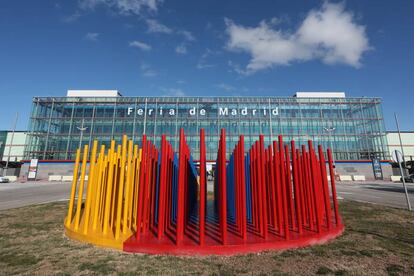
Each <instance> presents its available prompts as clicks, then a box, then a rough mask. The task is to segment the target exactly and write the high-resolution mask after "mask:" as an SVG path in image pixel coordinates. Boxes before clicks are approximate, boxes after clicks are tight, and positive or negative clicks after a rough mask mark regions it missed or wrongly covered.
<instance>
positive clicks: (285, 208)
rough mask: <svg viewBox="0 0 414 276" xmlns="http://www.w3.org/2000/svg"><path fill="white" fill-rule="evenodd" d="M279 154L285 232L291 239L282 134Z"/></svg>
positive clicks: (286, 236)
mask: <svg viewBox="0 0 414 276" xmlns="http://www.w3.org/2000/svg"><path fill="white" fill-rule="evenodd" d="M279 156H280V168H281V170H280V177H281V183H280V184H281V186H282V202H283V225H284V232H285V239H286V240H288V239H289V215H288V203H287V193H286V165H285V158H284V149H283V138H282V135H279Z"/></svg>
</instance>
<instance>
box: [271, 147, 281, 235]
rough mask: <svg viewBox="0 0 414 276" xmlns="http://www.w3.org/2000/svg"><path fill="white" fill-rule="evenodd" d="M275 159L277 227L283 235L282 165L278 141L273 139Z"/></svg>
mask: <svg viewBox="0 0 414 276" xmlns="http://www.w3.org/2000/svg"><path fill="white" fill-rule="evenodd" d="M273 150H274V155H273V160H274V169H275V174H276V175H275V180H276V184H275V192H276V199H277V228H278V231H279V235H282V217H283V203H282V178H281V166H280V154H279V152H278V150H277V143H276V141H273Z"/></svg>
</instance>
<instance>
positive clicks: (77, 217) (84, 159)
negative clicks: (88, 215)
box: [75, 145, 89, 231]
mask: <svg viewBox="0 0 414 276" xmlns="http://www.w3.org/2000/svg"><path fill="white" fill-rule="evenodd" d="M88 150H89V146H88V145H85V147H84V148H83V157H82V171H81V177H80V182H79V193H78V202H77V206H76V215H75V231H77V230H78V229H79V221H80V215H81V207H82V199H83V186H84V184H85V173H86V163H88Z"/></svg>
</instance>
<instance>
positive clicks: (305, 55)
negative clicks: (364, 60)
mask: <svg viewBox="0 0 414 276" xmlns="http://www.w3.org/2000/svg"><path fill="white" fill-rule="evenodd" d="M225 22H226V26H227V29H226V30H227V33H228V35H229V40H228V42H227V49H228V50H232V51H241V52H247V53H248V54H249V55H250V56H251V59H250V61H249V63H248V65H247V66H246V68H245V69H243V70H241V71H240V72H242V73H244V74H251V73H254V72H256V71H258V70H262V69H266V68H270V67H273V66H280V65H289V64H291V63H292V62H304V61H309V60H312V59H320V60H322V62H324V63H326V64H335V63H342V64H346V65H350V66H353V67H356V68H358V67H360V66H361V57H362V55H363V53H364V52H366V51H367V50H369V49H370V46H369V43H368V38H367V35H366V32H365V27H364V26H361V25H358V24H357V23H356V22H355V20H354V16H353V14H352V13H351V12H348V11H345V7H344V5H343V4H332V3H328V2H325V3H324V4H323V5H322V7H321V9H320V10H311V11H310V12H309V13H308V14H307V16H306V18H305V19H304V20H303V22H302V23H301V24H300V26H299V28H298V29H297V30H296V31H295V32H289V31H284V30H281V29H275V28H274V27H273V25H272V23H268V22H266V21H262V22H260V24H259V26H257V27H244V26H240V25H237V24H235V23H234V22H233V21H231V20H228V19H226V20H225Z"/></svg>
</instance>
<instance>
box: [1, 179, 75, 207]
mask: <svg viewBox="0 0 414 276" xmlns="http://www.w3.org/2000/svg"><path fill="white" fill-rule="evenodd" d="M71 185H72V184H71V183H70V182H41V181H36V182H25V183H19V182H15V183H0V210H5V209H11V208H18V207H23V206H27V205H32V204H39V203H46V202H52V201H59V200H67V199H69V194H70V188H71Z"/></svg>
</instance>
